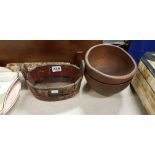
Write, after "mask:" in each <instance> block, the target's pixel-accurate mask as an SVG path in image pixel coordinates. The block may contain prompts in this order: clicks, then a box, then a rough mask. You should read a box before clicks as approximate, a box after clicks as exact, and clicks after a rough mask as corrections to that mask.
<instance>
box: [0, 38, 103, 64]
mask: <svg viewBox="0 0 155 155" xmlns="http://www.w3.org/2000/svg"><path fill="white" fill-rule="evenodd" d="M100 43H102V40H1V41H0V65H1V66H5V65H6V64H7V63H16V62H18V63H20V62H43V61H49V62H70V63H76V58H75V53H76V52H78V51H84V52H86V51H87V50H88V49H89V48H90V47H91V46H94V45H96V44H100Z"/></svg>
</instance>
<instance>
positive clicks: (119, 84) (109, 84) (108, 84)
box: [85, 73, 131, 86]
mask: <svg viewBox="0 0 155 155" xmlns="http://www.w3.org/2000/svg"><path fill="white" fill-rule="evenodd" d="M85 76H88V77H89V78H91V79H92V80H94V81H96V82H97V83H100V84H101V85H102V84H103V85H107V86H122V85H125V84H127V83H130V82H131V80H128V81H126V82H123V83H118V84H111V83H104V82H101V81H99V80H96V79H94V78H93V77H92V76H91V75H89V74H88V73H85Z"/></svg>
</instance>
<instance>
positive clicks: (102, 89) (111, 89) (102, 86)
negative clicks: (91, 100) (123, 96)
mask: <svg viewBox="0 0 155 155" xmlns="http://www.w3.org/2000/svg"><path fill="white" fill-rule="evenodd" d="M85 77H86V80H87V83H88V85H89V86H90V87H91V88H92V89H93V90H95V91H96V92H97V93H99V94H101V95H104V96H111V95H113V94H116V93H119V92H120V91H122V90H123V89H125V88H126V87H127V86H128V85H129V84H130V81H127V82H125V83H121V84H106V83H102V82H99V81H97V80H96V79H94V78H92V77H91V76H89V75H88V74H87V73H85Z"/></svg>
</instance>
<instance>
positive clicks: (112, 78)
mask: <svg viewBox="0 0 155 155" xmlns="http://www.w3.org/2000/svg"><path fill="white" fill-rule="evenodd" d="M85 63H86V71H87V73H88V74H89V75H90V76H91V77H93V78H94V79H96V80H98V81H99V82H103V83H106V84H120V83H124V82H127V81H130V80H131V79H132V77H133V75H134V74H135V72H136V69H137V65H136V63H135V61H134V59H133V58H132V57H131V56H130V55H129V54H128V53H127V52H126V51H125V50H124V49H122V48H120V47H117V46H114V45H104V44H99V45H96V46H93V47H92V48H90V49H89V50H88V51H87V53H86V55H85Z"/></svg>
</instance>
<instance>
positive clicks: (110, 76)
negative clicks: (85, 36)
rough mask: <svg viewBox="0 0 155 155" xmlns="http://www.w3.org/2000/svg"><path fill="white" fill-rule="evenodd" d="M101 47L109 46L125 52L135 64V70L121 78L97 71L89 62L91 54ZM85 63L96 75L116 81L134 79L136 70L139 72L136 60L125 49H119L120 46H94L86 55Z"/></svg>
mask: <svg viewBox="0 0 155 155" xmlns="http://www.w3.org/2000/svg"><path fill="white" fill-rule="evenodd" d="M101 46H104V47H105V46H108V47H114V48H117V49H120V50H121V51H122V52H124V53H125V54H127V56H129V58H130V59H131V61H132V62H133V64H134V69H133V70H132V71H131V72H130V73H129V74H126V75H121V76H113V75H108V74H105V73H103V72H101V71H99V70H97V69H96V68H95V67H93V66H92V65H91V64H90V63H89V60H88V56H89V54H90V52H91V51H92V50H93V49H95V48H97V47H101ZM85 62H86V65H87V66H88V67H89V68H90V69H91V70H93V71H95V72H96V73H98V74H100V75H102V76H104V77H107V78H111V79H116V80H125V79H129V78H130V77H131V78H132V76H133V75H134V74H135V72H136V70H137V64H136V62H135V60H134V59H133V58H132V56H131V55H130V54H129V53H128V52H127V51H125V50H124V49H123V48H121V47H118V46H115V45H110V44H104V43H102V44H98V45H95V46H92V47H91V48H89V49H88V51H87V52H86V55H85Z"/></svg>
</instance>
